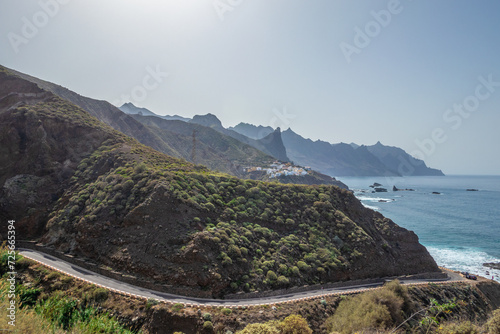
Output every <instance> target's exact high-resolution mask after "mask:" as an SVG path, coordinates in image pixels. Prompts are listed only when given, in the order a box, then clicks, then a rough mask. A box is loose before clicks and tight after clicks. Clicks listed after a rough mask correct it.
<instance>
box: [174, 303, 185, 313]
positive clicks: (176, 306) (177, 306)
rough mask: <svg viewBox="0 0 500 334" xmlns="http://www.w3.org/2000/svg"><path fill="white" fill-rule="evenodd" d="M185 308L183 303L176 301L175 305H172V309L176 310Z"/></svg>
mask: <svg viewBox="0 0 500 334" xmlns="http://www.w3.org/2000/svg"><path fill="white" fill-rule="evenodd" d="M183 308H184V305H183V304H181V303H175V304H174V305H172V311H174V312H179V311H180V310H182V309H183Z"/></svg>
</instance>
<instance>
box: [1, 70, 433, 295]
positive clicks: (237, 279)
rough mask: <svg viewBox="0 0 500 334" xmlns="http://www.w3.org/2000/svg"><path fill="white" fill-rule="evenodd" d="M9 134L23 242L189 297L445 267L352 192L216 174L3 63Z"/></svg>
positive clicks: (11, 201)
mask: <svg viewBox="0 0 500 334" xmlns="http://www.w3.org/2000/svg"><path fill="white" fill-rule="evenodd" d="M0 140H1V142H2V146H1V150H2V151H1V152H0V153H1V154H0V159H1V161H0V162H1V164H0V168H1V169H0V175H1V178H0V199H1V202H0V218H1V223H2V224H5V222H6V221H7V220H8V219H15V220H16V224H17V226H18V230H17V232H18V238H19V239H38V240H39V241H40V242H42V243H43V244H45V245H47V246H53V247H55V248H56V249H58V250H60V251H63V252H67V253H70V254H73V255H75V256H78V257H82V258H86V259H88V260H89V261H93V262H96V263H99V264H102V265H105V266H108V267H110V268H112V269H115V270H119V271H122V272H125V273H128V274H131V275H136V276H138V277H143V278H149V279H154V280H155V281H156V282H158V284H162V285H171V286H174V287H175V288H176V289H177V290H176V291H177V292H182V293H186V294H192V295H203V296H217V297H221V296H224V295H225V294H227V293H234V292H238V291H246V292H249V291H256V290H272V289H278V288H283V287H290V286H301V285H304V284H314V283H321V282H331V281H339V280H348V279H358V278H369V277H381V276H391V275H402V274H412V273H421V272H433V271H437V270H438V268H437V266H436V264H435V262H434V260H433V259H432V258H431V256H430V255H429V254H428V252H427V250H426V249H425V248H424V247H423V246H422V245H420V244H419V242H418V238H417V236H416V235H415V234H414V233H413V232H410V231H407V230H405V229H403V228H401V227H399V226H397V225H396V224H394V223H393V222H392V221H390V220H389V219H387V218H384V217H383V216H382V215H381V214H379V213H377V212H374V211H372V210H369V209H366V208H364V207H363V206H362V205H361V203H360V202H359V201H358V200H357V199H356V198H355V197H354V196H353V194H352V193H351V192H349V191H347V190H343V189H340V188H338V187H335V186H305V185H283V184H278V183H266V182H258V181H253V180H242V179H238V178H235V177H233V176H229V175H226V174H218V173H215V172H211V171H210V170H208V169H206V168H204V167H202V166H195V165H192V164H190V163H188V162H186V161H185V160H180V159H176V158H173V157H170V156H167V155H165V154H162V153H160V152H158V151H155V150H153V149H151V148H149V147H147V146H144V145H142V144H140V143H138V142H137V141H136V140H135V139H132V138H130V137H127V136H125V135H124V134H122V133H119V132H117V131H115V130H113V129H112V128H110V127H109V126H107V125H105V124H103V123H102V122H99V121H98V120H97V119H96V118H94V117H92V116H91V115H90V114H89V113H87V112H86V111H84V110H83V109H81V108H79V107H77V106H76V105H74V104H71V103H69V102H67V101H65V100H62V99H61V98H59V97H57V96H55V95H54V94H52V93H51V92H49V91H44V90H42V89H40V88H39V87H38V86H37V85H35V84H33V83H32V82H30V81H27V80H24V79H22V78H20V77H17V76H15V75H12V74H10V73H9V72H8V71H7V70H5V69H3V68H1V69H0ZM1 231H3V232H2V235H3V237H5V231H6V228H3V227H2V230H1Z"/></svg>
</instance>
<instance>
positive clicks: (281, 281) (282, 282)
mask: <svg viewBox="0 0 500 334" xmlns="http://www.w3.org/2000/svg"><path fill="white" fill-rule="evenodd" d="M288 284H290V281H289V280H288V278H286V277H285V276H283V275H281V276H279V277H278V285H281V286H287V285H288Z"/></svg>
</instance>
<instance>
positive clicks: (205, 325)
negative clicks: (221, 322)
mask: <svg viewBox="0 0 500 334" xmlns="http://www.w3.org/2000/svg"><path fill="white" fill-rule="evenodd" d="M203 329H206V330H213V329H214V324H213V323H212V322H211V321H205V322H204V323H203Z"/></svg>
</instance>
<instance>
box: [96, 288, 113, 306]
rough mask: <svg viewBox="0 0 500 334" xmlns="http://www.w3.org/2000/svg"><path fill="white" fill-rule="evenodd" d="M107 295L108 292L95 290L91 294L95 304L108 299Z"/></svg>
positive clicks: (102, 289) (99, 289) (100, 289)
mask: <svg viewBox="0 0 500 334" xmlns="http://www.w3.org/2000/svg"><path fill="white" fill-rule="evenodd" d="M108 294H109V292H108V290H107V289H104V288H97V289H95V290H94V291H93V292H92V299H93V300H94V301H95V302H96V303H101V302H103V301H105V300H106V299H108Z"/></svg>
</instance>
